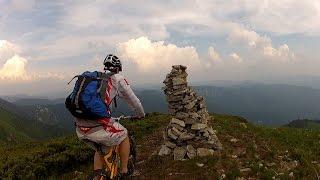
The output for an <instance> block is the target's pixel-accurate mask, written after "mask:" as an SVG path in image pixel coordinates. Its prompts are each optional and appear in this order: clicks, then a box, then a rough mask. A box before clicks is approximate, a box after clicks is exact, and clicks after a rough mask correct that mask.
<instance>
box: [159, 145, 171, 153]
mask: <svg viewBox="0 0 320 180" xmlns="http://www.w3.org/2000/svg"><path fill="white" fill-rule="evenodd" d="M170 153H171V149H170V148H168V147H167V146H166V145H162V146H161V149H160V151H159V154H158V155H159V156H166V155H169V154H170Z"/></svg>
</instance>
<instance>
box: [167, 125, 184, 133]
mask: <svg viewBox="0 0 320 180" xmlns="http://www.w3.org/2000/svg"><path fill="white" fill-rule="evenodd" d="M169 127H175V128H176V129H178V130H179V131H181V132H182V131H184V128H183V127H181V126H179V125H178V124H169Z"/></svg>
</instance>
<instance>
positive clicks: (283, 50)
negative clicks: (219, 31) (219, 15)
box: [228, 27, 295, 61]
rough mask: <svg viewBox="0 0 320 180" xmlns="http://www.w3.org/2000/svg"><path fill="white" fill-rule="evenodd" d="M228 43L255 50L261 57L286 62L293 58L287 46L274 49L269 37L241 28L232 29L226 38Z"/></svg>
mask: <svg viewBox="0 0 320 180" xmlns="http://www.w3.org/2000/svg"><path fill="white" fill-rule="evenodd" d="M228 41H229V42H230V43H232V44H233V43H237V44H241V45H244V46H246V47H248V48H249V49H250V50H255V51H257V52H258V53H260V54H261V55H263V56H265V57H267V58H271V59H276V60H283V61H287V60H291V59H293V58H294V57H295V56H294V53H293V52H292V51H291V50H290V49H289V46H288V45H287V44H283V45H281V46H280V47H279V48H275V47H273V45H272V41H271V39H270V38H269V37H267V36H261V35H259V34H258V33H256V32H255V31H250V30H247V29H244V28H242V27H237V28H234V30H233V31H232V32H231V33H230V34H229V36H228Z"/></svg>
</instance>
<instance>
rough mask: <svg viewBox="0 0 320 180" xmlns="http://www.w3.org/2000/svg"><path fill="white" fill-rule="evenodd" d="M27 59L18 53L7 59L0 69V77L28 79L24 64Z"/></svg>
mask: <svg viewBox="0 0 320 180" xmlns="http://www.w3.org/2000/svg"><path fill="white" fill-rule="evenodd" d="M26 64H27V60H26V59H25V58H23V57H20V56H18V55H15V56H13V57H12V58H10V59H8V60H7V61H6V63H5V64H4V65H3V67H2V68H1V69H0V79H14V80H17V79H19V80H20V79H22V80H26V79H28V77H27V74H26V70H25V66H26Z"/></svg>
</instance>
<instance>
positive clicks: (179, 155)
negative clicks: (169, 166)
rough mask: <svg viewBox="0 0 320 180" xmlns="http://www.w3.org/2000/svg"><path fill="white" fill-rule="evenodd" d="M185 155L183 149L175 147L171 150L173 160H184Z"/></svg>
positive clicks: (185, 151)
mask: <svg viewBox="0 0 320 180" xmlns="http://www.w3.org/2000/svg"><path fill="white" fill-rule="evenodd" d="M186 153H187V150H186V149H185V148H183V147H176V148H174V150H173V158H174V160H182V159H184V157H185V155H186Z"/></svg>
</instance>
